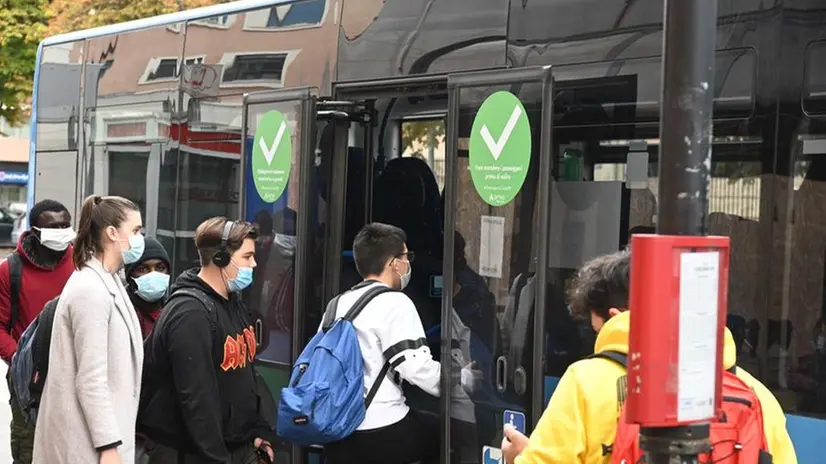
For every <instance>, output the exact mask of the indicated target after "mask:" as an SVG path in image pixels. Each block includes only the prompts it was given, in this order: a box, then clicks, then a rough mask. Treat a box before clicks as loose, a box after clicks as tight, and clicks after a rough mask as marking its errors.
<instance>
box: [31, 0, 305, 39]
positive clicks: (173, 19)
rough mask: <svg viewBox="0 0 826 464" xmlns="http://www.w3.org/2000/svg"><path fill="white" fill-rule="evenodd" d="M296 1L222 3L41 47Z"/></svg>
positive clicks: (91, 31)
mask: <svg viewBox="0 0 826 464" xmlns="http://www.w3.org/2000/svg"><path fill="white" fill-rule="evenodd" d="M294 1H295V0H239V1H237V2H231V3H220V4H218V5H212V6H205V7H202V8H195V9H192V10H186V11H178V12H175V13H168V14H164V15H159V16H153V17H151V18H144V19H136V20H134V21H127V22H124V23H118V24H110V25H108V26H101V27H95V28H92V29H85V30H82V31H74V32H68V33H66V34H60V35H56V36H53V37H49V38H47V39H44V40H43V42H41V43H40V46H41V47H48V46H50V45H57V44H63V43H68V42H75V41H77V40H84V39H93V38H96V37H103V36H107V35H115V34H121V33H123V32H131V31H137V30H140V29H149V28H152V27H156V26H166V25H169V24H175V23H181V22H186V21H193V20H198V19H205V18H209V17H212V16H221V15H227V14H233V13H241V12H244V11H249V10H256V9H259V8H264V7H267V6H276V5H282V4H285V3H292V2H294Z"/></svg>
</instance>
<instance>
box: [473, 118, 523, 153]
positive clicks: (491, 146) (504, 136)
mask: <svg viewBox="0 0 826 464" xmlns="http://www.w3.org/2000/svg"><path fill="white" fill-rule="evenodd" d="M519 116H522V107H521V106H520V105H516V106H514V107H513V112H512V113H511V117H510V119H508V123H507V124H505V129H503V130H502V133H501V134H500V135H499V140H496V141H494V140H493V136H491V135H490V130H488V126H487V124H483V125H482V129H480V130H479V135H481V136H482V140H484V141H485V145H487V147H488V150H490V154H491V156H493V159H495V160H497V161H499V157H500V156H501V155H502V150H504V149H505V145H506V144H507V143H508V139H510V137H511V133H512V132H513V129H514V128H515V127H516V123H517V122H518V121H519Z"/></svg>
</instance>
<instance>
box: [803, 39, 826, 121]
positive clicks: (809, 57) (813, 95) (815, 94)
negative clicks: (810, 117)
mask: <svg viewBox="0 0 826 464" xmlns="http://www.w3.org/2000/svg"><path fill="white" fill-rule="evenodd" d="M805 67H806V75H805V76H804V83H803V109H804V110H805V111H806V112H807V113H810V114H824V113H826V41H823V40H821V41H819V42H813V43H811V44H809V46H808V48H807V49H806V63H805Z"/></svg>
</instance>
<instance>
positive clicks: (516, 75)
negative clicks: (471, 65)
mask: <svg viewBox="0 0 826 464" xmlns="http://www.w3.org/2000/svg"><path fill="white" fill-rule="evenodd" d="M552 87H553V85H552V78H551V68H550V67H538V68H521V69H506V70H492V71H480V72H472V73H461V74H451V75H449V76H448V92H449V94H448V99H449V103H448V119H447V152H446V157H447V160H446V163H447V164H446V179H445V185H446V188H445V190H446V192H445V221H444V224H445V228H444V230H445V241H444V261H443V262H444V268H443V278H442V288H443V289H444V290H443V298H442V313H441V332H440V335H441V353H440V358H441V360H442V381H441V391H442V395H441V402H440V411H439V413H440V417H441V419H442V421H441V423H442V448H441V462H442V463H450V462H462V463H465V462H473V463H484V464H487V463H498V462H501V460H500V459H501V457H500V456H501V453H500V451H499V447H500V443H501V439H502V428H503V424H504V423H506V422H507V423H512V424H513V425H514V426H516V427H517V428H518V429H521V430H522V431H523V432H524V433H530V431H531V429H532V427H533V426H534V425H535V424H536V422H537V421H538V419H539V416H540V415H541V412H542V408H543V397H542V393H543V382H544V376H543V353H544V326H545V323H544V311H543V310H538V311H537V310H533V308H542V309H544V308H545V305H546V299H547V289H546V288H547V287H546V285H544V282H546V281H547V279H546V269H547V265H546V264H547V260H548V233H547V231H548V224H549V220H550V191H549V187H550V183H551V173H552V169H553V165H554V163H553V159H552V151H551V134H552V130H551V127H552V114H553V112H552V98H551V96H552ZM517 283H519V284H517ZM537 283H543V284H537ZM513 288H517V289H519V291H518V292H517V293H518V294H517V295H512V294H511V293H512V289H513ZM519 328H521V329H522V331H521V332H520V331H519V330H518V329H519ZM517 334H518V335H517ZM471 362H472V363H473V364H472V367H473V369H474V370H475V371H476V372H475V375H476V376H477V381H476V382H474V383H475V385H474V386H473V388H470V389H468V388H465V387H467V384H463V383H462V382H461V381H460V376H459V375H457V374H458V372H459V369H460V368H461V367H464V366H467V365H468V364H470V363H471ZM463 365H464V366H463Z"/></svg>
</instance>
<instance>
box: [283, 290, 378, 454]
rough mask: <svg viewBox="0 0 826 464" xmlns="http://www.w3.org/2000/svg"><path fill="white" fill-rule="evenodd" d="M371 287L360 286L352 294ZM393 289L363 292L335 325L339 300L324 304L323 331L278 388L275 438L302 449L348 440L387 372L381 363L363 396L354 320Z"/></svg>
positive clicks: (359, 354) (362, 363) (359, 356)
mask: <svg viewBox="0 0 826 464" xmlns="http://www.w3.org/2000/svg"><path fill="white" fill-rule="evenodd" d="M370 283H372V282H363V283H361V284H359V285H356V286H355V287H353V290H356V289H359V288H363V287H364V286H365V285H369V284H370ZM392 291H394V290H392V289H390V288H388V287H385V286H383V285H380V286H376V287H374V288H371V289H369V290H367V292H366V293H365V294H364V295H362V296H361V297H360V298H359V299H358V300H357V301H356V302H355V303H354V304H353V307H352V308H351V309H350V310H349V311H348V312H347V314H346V315H345V316H344V317H343V318H341V319H338V320H336V318H335V317H336V309H337V307H338V300H339V298H340V297H341V295H339V296H337V297H335V298H333V299H332V300H331V301H330V303H329V304H328V305H327V310H326V311H325V312H324V319H323V321H322V326H321V327H322V330H321V331H320V332H318V333H317V334H315V336H313V338H312V339H311V340H310V343H309V344H307V346H306V347H305V348H304V351H302V352H301V355H300V356H299V357H298V360H296V362H295V366H294V367H293V372H292V375H291V376H290V383H289V385H288V386H287V387H285V388H282V389H281V402H280V403H279V406H278V427H276V430H277V431H278V435H279V436H280V437H281V438H284V439H285V440H288V441H290V442H293V443H295V444H297V445H301V446H310V445H324V444H327V443H333V442H336V441H339V440H343V439H344V438H347V437H348V436H350V435H351V434H352V433H353V432H354V431H355V430H356V428H357V427H358V426H359V425H361V423H362V422H363V421H364V415H365V412H366V411H367V408H368V407H370V403H371V402H372V401H373V397H375V396H376V393H377V392H378V390H379V387H380V386H381V383H382V380H384V378H385V377H386V376H387V373H388V371H389V370H390V363H389V362H385V364H384V366H383V367H382V369H381V371H380V372H379V375H378V377H376V381H375V383H373V385H372V387H370V391H369V393H368V394H367V397H366V398H365V396H364V389H365V385H364V359H363V358H362V355H361V348H360V347H359V342H358V336H357V335H356V329H355V328H354V327H353V320H354V319H355V318H356V317H357V316H358V315H359V313H361V311H362V310H363V309H364V307H365V306H367V303H369V302H370V300H372V299H373V298H375V297H377V296H378V295H381V294H382V293H386V292H392Z"/></svg>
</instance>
